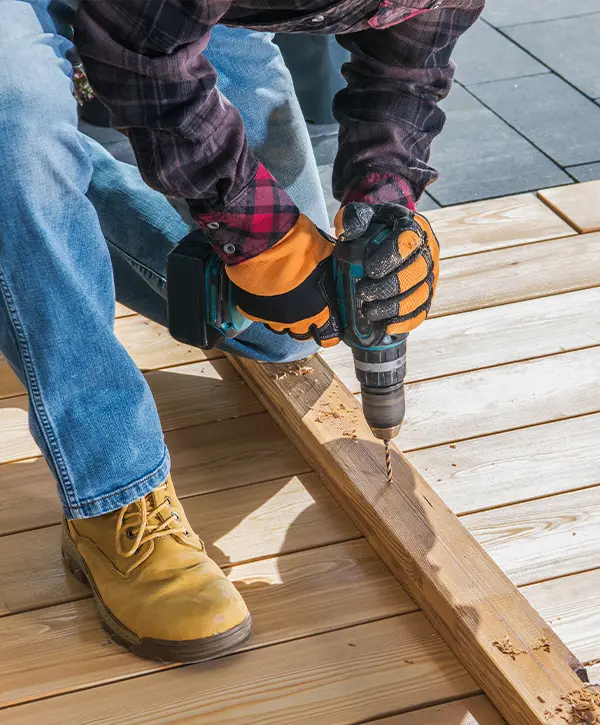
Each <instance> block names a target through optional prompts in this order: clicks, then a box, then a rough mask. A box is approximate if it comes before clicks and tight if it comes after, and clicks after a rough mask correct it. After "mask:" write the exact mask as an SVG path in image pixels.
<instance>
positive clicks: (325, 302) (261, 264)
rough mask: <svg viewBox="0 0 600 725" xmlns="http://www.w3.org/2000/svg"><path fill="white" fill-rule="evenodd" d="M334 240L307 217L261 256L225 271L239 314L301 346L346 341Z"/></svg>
mask: <svg viewBox="0 0 600 725" xmlns="http://www.w3.org/2000/svg"><path fill="white" fill-rule="evenodd" d="M334 248H335V244H334V243H333V240H331V239H329V238H328V237H327V236H326V235H325V234H323V233H322V232H320V231H319V230H318V229H317V227H316V226H315V225H314V224H313V223H312V222H311V221H310V219H308V217H306V216H304V215H300V217H299V219H298V221H297V222H296V224H295V225H294V227H293V228H292V229H291V230H290V231H289V232H288V233H287V234H286V235H285V237H284V238H283V239H282V240H281V241H279V242H277V244H275V245H274V246H272V247H270V248H269V249H267V250H266V251H265V252H262V254H259V255H257V256H256V257H252V258H251V259H248V260H246V261H244V262H240V263H239V264H236V265H228V266H227V267H226V268H225V270H226V272H227V276H228V277H229V279H230V281H231V283H232V295H233V301H234V302H235V305H236V306H237V308H238V309H239V311H240V312H241V313H242V314H243V315H244V316H245V317H247V318H248V319H249V320H254V321H255V322H264V323H265V324H266V325H267V327H268V328H269V329H270V330H273V331H274V332H278V333H281V334H288V335H290V336H291V337H293V338H295V339H296V340H310V339H314V340H315V341H316V342H317V343H318V344H319V345H321V346H323V347H331V346H332V345H336V344H337V343H338V342H339V341H340V339H341V337H342V331H341V329H340V321H339V317H338V313H337V305H336V296H335V280H334V273H333V260H332V254H333V250H334Z"/></svg>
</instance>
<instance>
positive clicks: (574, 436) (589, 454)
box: [407, 414, 600, 514]
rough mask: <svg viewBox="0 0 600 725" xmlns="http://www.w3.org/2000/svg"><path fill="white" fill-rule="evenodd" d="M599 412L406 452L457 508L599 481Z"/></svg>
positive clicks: (456, 510)
mask: <svg viewBox="0 0 600 725" xmlns="http://www.w3.org/2000/svg"><path fill="white" fill-rule="evenodd" d="M599 441H600V415H599V414H595V415H586V416H581V417H578V418H571V419H569V420H562V421H557V422H554V423H546V424H544V425H535V426H532V427H530V428H520V429H518V430H514V431H509V432H507V433H497V434H494V435H489V436H483V437H481V438H473V439H468V440H464V441H457V442H456V443H454V444H450V445H448V444H444V445H441V446H436V447H434V448H426V449H424V450H418V451H412V452H410V453H407V457H408V459H409V461H410V462H411V463H412V464H413V466H414V467H415V468H416V469H417V470H418V471H419V472H420V473H421V475H422V476H423V477H424V478H425V479H426V480H428V481H429V482H430V483H431V485H432V487H433V488H435V490H436V491H437V493H438V494H439V495H440V496H441V497H442V498H443V499H444V501H445V503H446V504H447V505H448V506H450V508H451V509H452V510H453V511H454V513H456V514H465V513H470V512H475V511H479V510H483V509H486V508H494V507H496V506H505V505H507V504H511V503H518V502H520V501H525V500H527V499H534V498H540V497H543V496H549V495H552V494H555V493H563V492H565V491H570V490H573V489H576V488H584V487H586V486H595V485H597V484H600V456H599V455H598V445H599Z"/></svg>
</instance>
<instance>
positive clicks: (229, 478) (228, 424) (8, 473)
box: [0, 413, 310, 535]
mask: <svg viewBox="0 0 600 725" xmlns="http://www.w3.org/2000/svg"><path fill="white" fill-rule="evenodd" d="M165 441H166V444H167V448H168V449H169V452H170V454H171V471H172V474H173V477H174V480H175V482H176V485H177V494H178V496H179V498H182V499H185V498H187V497H188V496H194V495H196V494H200V493H210V492H213V491H222V490H226V489H230V488H238V487H240V486H245V485H248V484H252V483H259V482H261V481H267V480H271V479H275V478H282V477H283V476H292V475H295V474H298V473H306V472H308V471H309V470H310V468H309V466H308V464H307V463H306V461H304V459H303V458H302V457H301V456H300V454H299V453H298V451H297V450H296V449H295V448H294V446H293V445H292V444H291V442H290V440H289V439H288V438H287V437H286V436H285V434H284V433H283V432H282V430H281V429H280V428H279V427H278V426H277V425H276V423H275V422H274V421H273V419H272V418H271V416H270V415H268V414H267V413H258V414H256V415H250V416H245V417H243V418H234V419H232V420H227V421H220V422H217V423H210V424H208V425H199V426H192V427H190V428H182V429H179V430H173V431H170V432H169V433H167V434H166V435H165ZM0 481H2V485H0V535H4V534H8V533H16V532H18V531H24V530H26V529H30V528H37V527H40V526H49V525H51V524H56V523H58V522H59V521H60V520H61V518H62V509H61V506H60V502H59V499H58V496H57V493H56V483H55V481H54V477H53V476H52V474H51V473H50V469H49V468H48V466H47V464H46V461H45V460H44V459H43V458H40V457H38V458H28V459H24V460H20V461H15V462H13V463H4V464H1V465H0Z"/></svg>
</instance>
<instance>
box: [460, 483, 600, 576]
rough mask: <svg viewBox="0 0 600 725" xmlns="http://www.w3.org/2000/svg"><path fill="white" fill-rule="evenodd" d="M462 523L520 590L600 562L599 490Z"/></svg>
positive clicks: (475, 516) (497, 511) (480, 515)
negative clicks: (599, 533) (521, 587)
mask: <svg viewBox="0 0 600 725" xmlns="http://www.w3.org/2000/svg"><path fill="white" fill-rule="evenodd" d="M461 521H462V522H463V524H464V525H465V526H466V527H467V528H468V529H469V531H470V532H471V533H472V534H473V536H475V538H476V539H477V541H479V543H480V544H481V545H482V546H483V547H484V548H485V549H486V551H487V552H488V554H490V556H492V558H493V559H494V561H495V562H496V563H497V564H498V566H500V567H502V570H503V571H504V572H505V573H506V575H507V576H509V577H510V578H511V579H512V580H513V581H514V582H515V584H517V585H519V586H520V585H523V584H531V583H533V582H536V581H541V580H544V579H550V578H554V577H559V576H565V575H567V574H573V573H575V572H578V571H584V570H586V569H593V568H595V567H597V566H598V563H599V562H600V537H599V536H598V531H599V529H600V490H599V489H598V488H597V487H596V488H589V489H584V490H583V491H572V492H570V493H563V494H560V495H558V496H549V497H548V498H542V499H539V500H536V501H528V502H526V503H519V504H515V505H514V506H506V507H504V508H499V509H494V510H492V511H483V512H481V513H477V514H469V515H468V516H464V517H462V518H461Z"/></svg>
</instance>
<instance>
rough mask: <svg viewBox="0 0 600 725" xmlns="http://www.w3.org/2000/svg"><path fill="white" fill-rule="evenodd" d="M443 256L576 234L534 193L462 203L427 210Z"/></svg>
mask: <svg viewBox="0 0 600 725" xmlns="http://www.w3.org/2000/svg"><path fill="white" fill-rule="evenodd" d="M426 215H427V218H428V219H429V220H430V221H431V223H432V225H433V228H434V230H435V232H436V234H437V236H438V238H439V240H440V246H441V255H442V259H444V258H449V257H456V256H458V255H462V254H473V253H474V252H485V251H488V250H490V249H502V248H504V247H512V246H515V245H518V244H527V243H529V242H537V241H540V240H542V239H556V238H558V237H566V236H569V235H571V234H574V231H573V229H572V228H571V227H570V226H569V225H568V224H566V223H565V222H564V221H563V220H562V219H560V217H558V216H557V215H556V214H554V213H553V212H552V211H551V210H550V209H548V207H547V206H546V205H545V204H543V203H542V202H541V201H540V200H539V199H537V198H536V197H535V195H534V194H519V195H517V196H506V197H503V198H501V199H487V200H485V201H476V202H474V203H470V204H458V205H456V206H449V207H446V208H445V209H435V210H434V211H430V212H426Z"/></svg>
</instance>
